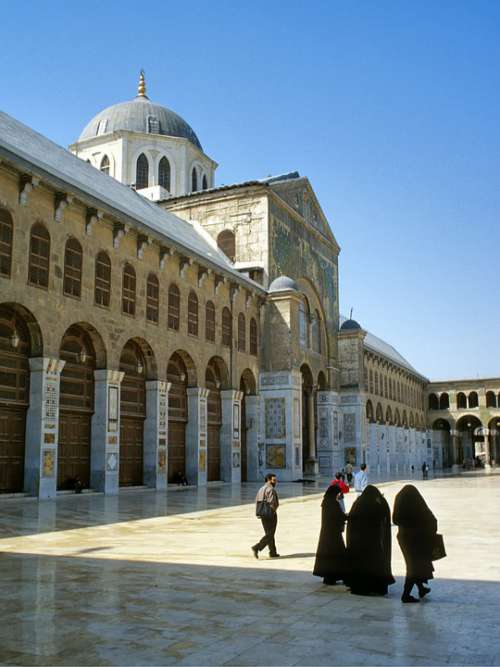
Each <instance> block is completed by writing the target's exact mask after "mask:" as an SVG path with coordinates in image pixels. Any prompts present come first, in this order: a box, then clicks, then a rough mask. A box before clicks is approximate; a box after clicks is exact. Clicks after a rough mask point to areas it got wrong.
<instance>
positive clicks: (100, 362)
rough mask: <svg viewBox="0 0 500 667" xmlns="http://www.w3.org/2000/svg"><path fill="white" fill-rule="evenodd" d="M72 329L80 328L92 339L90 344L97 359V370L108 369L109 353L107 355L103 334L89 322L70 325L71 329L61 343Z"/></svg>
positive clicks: (62, 337)
mask: <svg viewBox="0 0 500 667" xmlns="http://www.w3.org/2000/svg"><path fill="white" fill-rule="evenodd" d="M72 327H78V328H79V329H81V330H82V331H84V332H85V333H86V334H87V336H88V337H89V339H90V342H91V344H92V353H93V354H94V358H95V368H96V369H103V368H106V367H107V353H106V346H105V344H104V340H103V338H102V336H101V334H100V333H99V332H98V331H97V329H96V328H95V327H93V326H92V325H91V324H89V323H88V322H74V323H73V324H70V326H69V327H67V329H66V331H65V332H64V333H63V335H62V336H61V343H60V345H62V341H63V340H64V337H65V336H66V334H67V332H68V330H69V329H71V328H72Z"/></svg>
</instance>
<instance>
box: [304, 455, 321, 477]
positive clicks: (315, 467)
mask: <svg viewBox="0 0 500 667" xmlns="http://www.w3.org/2000/svg"><path fill="white" fill-rule="evenodd" d="M304 473H305V474H306V475H308V476H309V477H318V476H319V464H318V461H317V459H307V461H306V462H305V465H304Z"/></svg>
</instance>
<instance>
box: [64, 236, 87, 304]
mask: <svg viewBox="0 0 500 667" xmlns="http://www.w3.org/2000/svg"><path fill="white" fill-rule="evenodd" d="M82 261H83V253H82V246H81V245H80V244H79V243H78V241H77V240H76V239H74V238H70V239H68V240H67V241H66V249H65V251H64V281H63V291H64V294H67V295H68V296H74V297H76V298H77V299H79V298H80V296H81V295H82Z"/></svg>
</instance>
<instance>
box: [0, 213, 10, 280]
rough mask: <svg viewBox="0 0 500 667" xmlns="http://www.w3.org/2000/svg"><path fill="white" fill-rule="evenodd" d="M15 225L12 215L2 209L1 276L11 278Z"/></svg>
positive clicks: (0, 239)
mask: <svg viewBox="0 0 500 667" xmlns="http://www.w3.org/2000/svg"><path fill="white" fill-rule="evenodd" d="M12 239H13V225H12V218H11V216H10V213H9V212H8V211H6V210H5V209H4V208H0V276H5V277H6V278H10V269H11V265H12Z"/></svg>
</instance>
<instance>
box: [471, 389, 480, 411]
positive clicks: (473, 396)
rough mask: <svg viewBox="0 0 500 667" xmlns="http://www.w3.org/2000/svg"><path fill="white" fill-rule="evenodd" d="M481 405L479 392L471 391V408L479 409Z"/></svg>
mask: <svg viewBox="0 0 500 667" xmlns="http://www.w3.org/2000/svg"><path fill="white" fill-rule="evenodd" d="M478 405H479V398H478V395H477V392H475V391H471V392H470V394H469V408H477V407H478Z"/></svg>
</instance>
